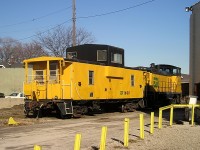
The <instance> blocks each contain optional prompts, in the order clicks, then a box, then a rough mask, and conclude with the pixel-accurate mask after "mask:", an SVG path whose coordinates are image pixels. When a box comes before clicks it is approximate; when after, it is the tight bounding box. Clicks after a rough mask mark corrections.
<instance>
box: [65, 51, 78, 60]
mask: <svg viewBox="0 0 200 150" xmlns="http://www.w3.org/2000/svg"><path fill="white" fill-rule="evenodd" d="M67 58H68V59H73V58H77V53H76V52H67Z"/></svg>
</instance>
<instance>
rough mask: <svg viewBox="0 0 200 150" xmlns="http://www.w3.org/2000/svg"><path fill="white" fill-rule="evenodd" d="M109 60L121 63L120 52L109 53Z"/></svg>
mask: <svg viewBox="0 0 200 150" xmlns="http://www.w3.org/2000/svg"><path fill="white" fill-rule="evenodd" d="M111 62H112V63H118V64H122V54H119V53H111Z"/></svg>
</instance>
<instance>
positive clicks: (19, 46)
mask: <svg viewBox="0 0 200 150" xmlns="http://www.w3.org/2000/svg"><path fill="white" fill-rule="evenodd" d="M44 55H45V56H47V55H48V52H46V51H45V50H44V49H43V48H42V47H41V45H40V44H39V43H37V42H35V41H33V42H30V43H25V44H23V43H21V42H19V41H17V40H15V39H12V38H0V62H1V63H3V64H8V65H13V64H18V63H22V61H23V60H24V59H28V58H33V57H39V56H44Z"/></svg>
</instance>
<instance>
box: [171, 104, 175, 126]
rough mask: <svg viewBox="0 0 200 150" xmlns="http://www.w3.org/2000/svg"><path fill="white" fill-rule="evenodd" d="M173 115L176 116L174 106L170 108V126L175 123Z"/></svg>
mask: <svg viewBox="0 0 200 150" xmlns="http://www.w3.org/2000/svg"><path fill="white" fill-rule="evenodd" d="M173 116H174V107H173V106H172V107H171V108H170V126H172V124H173Z"/></svg>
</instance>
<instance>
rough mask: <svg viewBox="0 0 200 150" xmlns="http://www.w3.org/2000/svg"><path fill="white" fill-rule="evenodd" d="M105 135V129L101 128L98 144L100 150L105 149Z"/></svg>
mask: <svg viewBox="0 0 200 150" xmlns="http://www.w3.org/2000/svg"><path fill="white" fill-rule="evenodd" d="M106 135H107V127H106V126H104V127H102V130H101V142H100V150H105V149H106Z"/></svg>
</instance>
